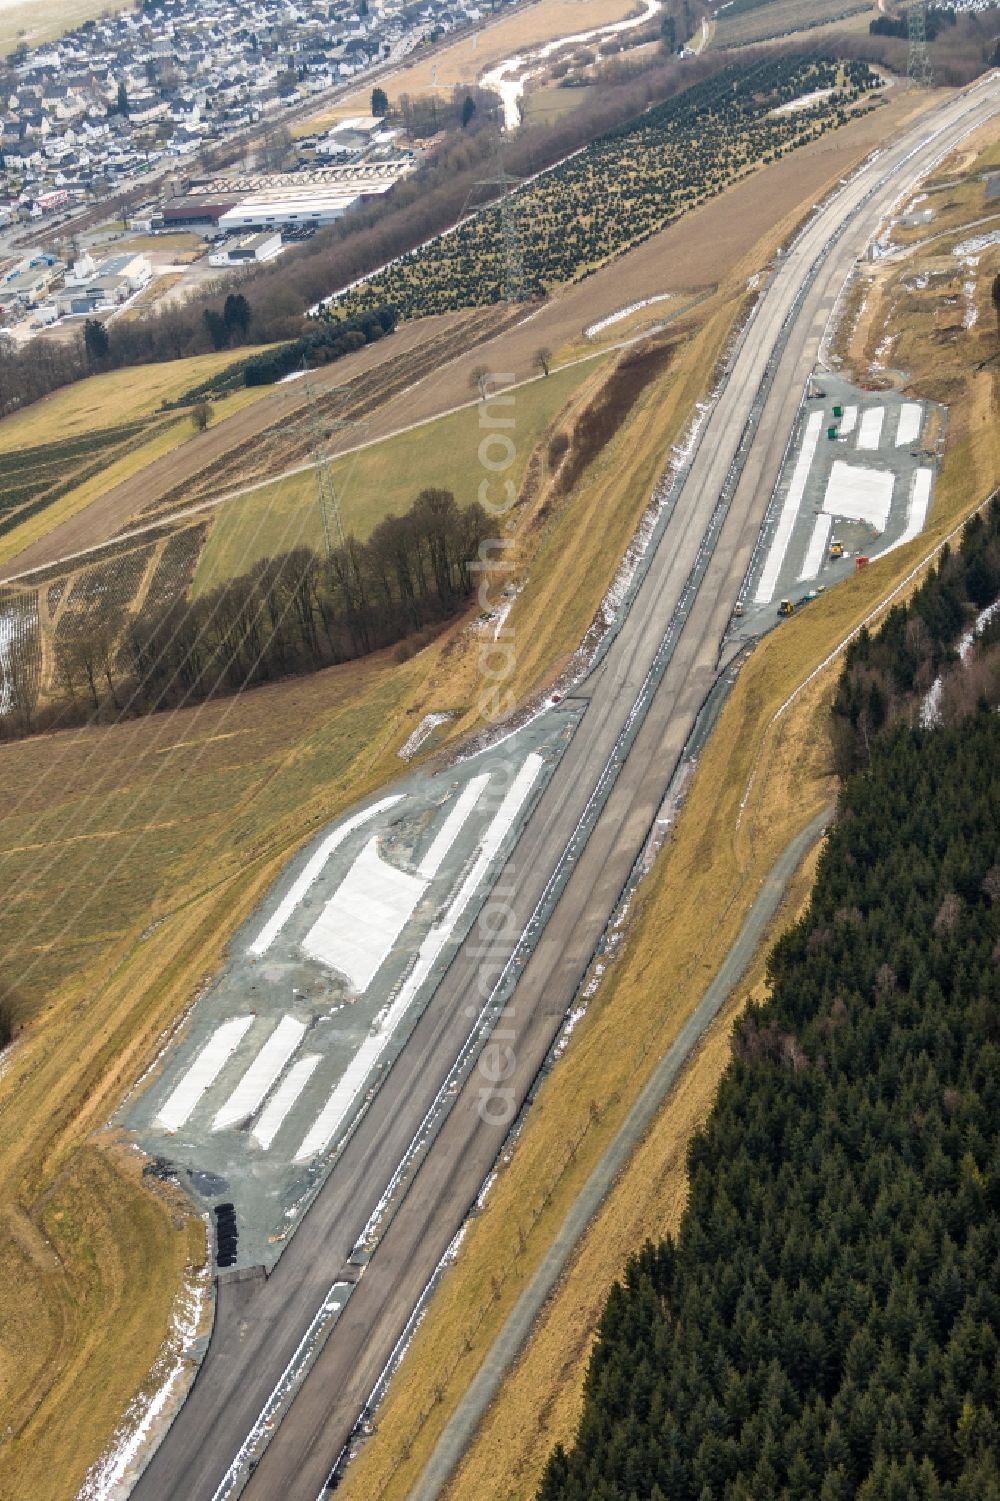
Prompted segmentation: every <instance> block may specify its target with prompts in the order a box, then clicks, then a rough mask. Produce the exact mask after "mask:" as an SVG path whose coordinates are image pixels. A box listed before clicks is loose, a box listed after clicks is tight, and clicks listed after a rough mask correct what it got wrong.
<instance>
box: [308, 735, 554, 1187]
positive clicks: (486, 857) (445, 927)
mask: <svg viewBox="0 0 1000 1501" xmlns="http://www.w3.org/2000/svg"><path fill="white" fill-rule="evenodd" d="M544 764H545V763H544V761H543V760H542V758H541V757H540V756H536V755H534V754H531V755H529V756H528V757H527V759H526V760H525V761H524V763H523V765H522V766H521V767H520V769H519V771H518V772H517V775H516V776H515V777H514V779H513V781H512V782H511V785H510V788H509V789H508V791H507V793H506V795H505V796H504V799H503V801H502V802H501V804H500V807H499V808H498V809H497V811H496V813H495V815H494V817H493V819H492V821H491V823H490V825H489V827H488V828H487V830H486V832H485V833H484V835H483V837H482V839H481V841H480V845H479V850H478V853H477V855H476V857H475V860H474V861H473V863H472V867H471V869H470V870H469V872H468V874H467V875H466V877H465V879H464V880H463V882H462V884H461V886H460V887H459V890H458V892H457V893H456V895H455V896H454V897H453V898H452V900H451V902H450V903H449V905H448V908H447V910H446V911H445V914H444V916H443V918H442V919H441V921H440V922H438V923H435V925H434V926H433V927H432V928H431V930H430V932H429V933H428V934H427V937H426V938H425V939H424V941H423V943H422V944H421V945H420V950H419V953H418V955H417V959H416V963H415V964H414V966H413V969H412V970H411V971H410V974H409V975H408V976H407V978H406V980H405V981H404V982H403V984H402V985H401V986H400V989H399V993H398V994H397V996H396V997H395V999H394V1000H393V1002H392V1005H391V1006H390V1007H389V1010H388V1013H387V1014H386V1017H385V1020H384V1022H383V1023H382V1026H381V1028H380V1030H379V1032H378V1034H377V1035H376V1036H374V1037H369V1038H367V1039H366V1040H365V1042H364V1043H363V1044H362V1046H361V1047H360V1048H359V1050H358V1052H357V1054H356V1055H355V1057H354V1059H353V1061H352V1062H351V1064H350V1066H349V1068H348V1069H347V1071H346V1072H345V1073H344V1075H343V1077H342V1078H341V1079H340V1080H339V1082H338V1083H337V1085H336V1087H335V1089H334V1090H333V1093H332V1094H331V1095H330V1098H329V1100H328V1101H327V1104H326V1105H325V1106H324V1108H323V1110H322V1111H321V1113H320V1115H319V1116H318V1118H317V1120H316V1122H315V1124H314V1126H313V1127H312V1130H311V1131H310V1132H309V1133H308V1134H307V1136H306V1138H305V1140H304V1141H303V1143H302V1145H301V1147H300V1148H299V1150H298V1152H297V1153H296V1154H295V1160H296V1161H297V1162H305V1161H308V1160H309V1159H310V1158H311V1157H314V1156H315V1155H316V1154H317V1153H318V1152H322V1151H323V1150H325V1148H326V1147H327V1146H328V1145H329V1143H330V1142H331V1141H332V1140H333V1138H334V1136H335V1135H336V1133H337V1131H338V1130H339V1128H340V1126H341V1124H342V1123H343V1121H344V1120H345V1119H346V1117H347V1115H348V1113H349V1112H350V1110H351V1108H352V1106H353V1105H354V1102H355V1100H356V1099H357V1097H358V1095H359V1093H360V1092H361V1090H362V1089H363V1088H364V1085H365V1082H366V1081H367V1079H368V1077H369V1076H370V1074H371V1071H372V1069H373V1068H374V1067H375V1065H376V1063H377V1062H378V1060H379V1058H380V1057H381V1056H382V1054H383V1052H384V1051H385V1049H386V1047H387V1046H388V1044H389V1042H390V1041H391V1039H392V1035H393V1033H394V1032H395V1030H396V1028H397V1027H398V1026H399V1024H400V1022H401V1021H402V1020H403V1017H404V1016H405V1015H406V1012H407V1011H408V1010H409V1007H410V1004H411V1002H412V1001H413V998H414V997H415V996H416V995H417V993H418V991H419V990H420V989H421V988H422V986H423V985H424V983H425V982H426V980H427V979H428V977H429V976H430V974H431V971H432V969H433V968H434V965H435V963H436V961H437V959H438V958H439V956H440V955H441V954H442V953H443V951H444V949H445V946H446V945H447V943H448V940H449V939H450V938H451V935H452V933H453V932H454V930H455V928H456V926H457V924H458V922H459V920H460V918H461V916H462V914H463V912H464V911H465V909H466V907H467V906H468V905H469V902H470V901H471V900H472V898H473V896H474V895H475V893H476V891H477V890H478V889H479V887H480V886H481V885H482V882H483V881H484V880H485V878H486V874H487V871H488V870H489V868H490V865H491V864H492V863H493V861H494V860H495V858H496V856H497V855H498V853H499V852H500V849H501V847H502V845H503V843H504V841H505V840H506V839H507V837H508V835H509V834H510V832H511V830H512V829H513V827H514V825H515V823H516V822H517V818H518V815H519V813H520V811H521V809H522V808H523V807H524V805H525V803H526V802H527V800H528V797H529V796H530V794H531V790H532V788H533V786H534V784H535V782H536V781H537V780H538V777H539V775H540V773H541V771H542V768H543V766H544Z"/></svg>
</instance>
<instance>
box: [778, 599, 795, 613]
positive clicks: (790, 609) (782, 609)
mask: <svg viewBox="0 0 1000 1501" xmlns="http://www.w3.org/2000/svg"><path fill="white" fill-rule="evenodd" d="M794 611H795V606H794V605H793V604H792V602H791V600H790V599H783V600H782V601H781V604H780V605H779V606H778V614H779V615H791V614H793V613H794Z"/></svg>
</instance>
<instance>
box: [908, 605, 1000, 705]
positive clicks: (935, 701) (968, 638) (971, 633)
mask: <svg viewBox="0 0 1000 1501" xmlns="http://www.w3.org/2000/svg"><path fill="white" fill-rule="evenodd" d="M998 610H1000V599H995V600H994V601H993V603H992V604H991V605H987V606H986V608H985V610H980V612H979V614H978V615H977V616H976V618H975V621H974V622H973V624H972V628H971V629H970V630H968V631H966V633H965V635H964V636H963V637H962V639H961V641H959V643H958V646H957V648H956V650H957V652H958V660H959V661H960V662H964V661H965V659H966V657H967V656H968V655H969V652H970V651H971V650H972V647H973V645H974V643H975V641H976V640H977V639H978V637H980V636H981V635H982V634H983V631H984V630H985V629H986V627H987V626H988V625H989V623H990V621H991V620H992V619H993V617H994V615H995V614H996V613H997V611H998ZM943 688H944V677H943V676H942V674H940V673H939V674H938V676H937V677H936V678H935V679H934V681H933V683H932V684H931V686H930V688H929V689H928V690H927V694H926V697H925V698H924V701H923V703H922V704H921V705H920V723H921V725H922V726H923V728H924V729H925V730H930V729H933V728H934V726H935V725H936V724H940V722H941V693H942V690H943Z"/></svg>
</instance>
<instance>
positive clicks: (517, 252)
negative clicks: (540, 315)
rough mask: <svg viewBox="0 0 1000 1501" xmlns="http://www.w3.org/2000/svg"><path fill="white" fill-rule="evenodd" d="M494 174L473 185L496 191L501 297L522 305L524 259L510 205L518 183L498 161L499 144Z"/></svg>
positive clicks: (466, 204)
mask: <svg viewBox="0 0 1000 1501" xmlns="http://www.w3.org/2000/svg"><path fill="white" fill-rule="evenodd" d="M495 163H496V167H495V171H494V172H493V173H492V174H491V175H490V176H489V177H481V178H480V179H479V180H478V182H477V183H476V187H477V188H499V189H500V198H499V206H500V233H501V234H502V236H503V295H504V301H505V302H523V301H524V299H525V290H524V257H523V255H522V253H521V237H520V234H519V233H518V227H517V208H516V205H515V202H514V197H515V189H517V188H519V187H520V185H521V182H522V179H521V178H520V177H512V176H511V175H510V173H509V172H507V171H505V170H504V166H503V162H502V161H501V159H500V148H499V144H498V146H497V150H496V156H495ZM474 191H475V190H473V191H472V192H470V194H469V197H468V198H467V199H466V200H465V206H464V207H463V209H462V216H463V217H464V215H465V213H466V210H467V209H468V207H469V204H470V201H471V200H472V198H473V195H474Z"/></svg>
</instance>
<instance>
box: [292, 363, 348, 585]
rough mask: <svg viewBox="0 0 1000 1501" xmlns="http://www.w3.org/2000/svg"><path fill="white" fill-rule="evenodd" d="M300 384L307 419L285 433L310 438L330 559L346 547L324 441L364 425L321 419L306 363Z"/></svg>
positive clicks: (343, 420)
mask: <svg viewBox="0 0 1000 1501" xmlns="http://www.w3.org/2000/svg"><path fill="white" fill-rule="evenodd" d="M302 382H303V389H304V390H305V393H306V410H307V416H305V417H304V418H303V419H302V420H301V421H300V422H292V423H289V425H288V427H287V428H285V429H284V431H285V432H295V431H297V430H298V431H302V432H304V433H305V434H306V435H307V437H308V439H309V448H310V452H311V453H312V457H313V461H314V463H315V466H316V490H317V499H318V502H319V515H320V521H321V522H322V526H323V545H324V547H325V549H326V555H327V557H328V558H329V557H330V555H331V554H332V552H333V550H334V547H335V546H337V547H345V546H346V544H347V535H346V533H345V531H344V519H343V516H342V515H341V511H340V496H339V495H338V494H337V487H336V485H335V484H334V479H333V475H332V474H331V473H330V460H329V456H328V455H327V454H326V452H325V450H324V447H323V444H324V441H325V439H327V438H329V437H331V436H332V434H333V433H335V432H347V431H350V430H352V429H359V428H361V427H363V426H364V423H361V422H355V421H352V420H351V419H350V418H347V417H323V416H322V415H321V414H320V409H319V399H318V396H317V394H316V387H315V386H314V385H313V383H312V380H311V379H310V377H309V366H308V365H307V364H306V362H305V360H303V361H302ZM335 538H336V541H335V540H334V539H335Z"/></svg>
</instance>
